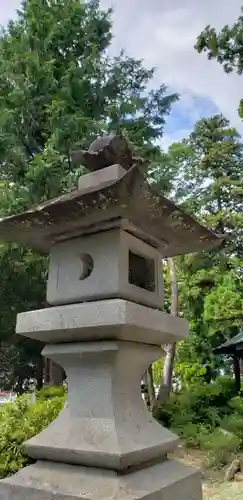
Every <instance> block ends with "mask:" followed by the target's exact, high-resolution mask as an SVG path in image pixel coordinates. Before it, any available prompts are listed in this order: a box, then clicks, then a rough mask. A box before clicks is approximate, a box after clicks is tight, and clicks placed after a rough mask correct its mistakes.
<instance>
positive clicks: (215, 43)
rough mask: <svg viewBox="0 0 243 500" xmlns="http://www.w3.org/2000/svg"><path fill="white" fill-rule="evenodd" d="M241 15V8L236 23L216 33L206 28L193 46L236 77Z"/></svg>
mask: <svg viewBox="0 0 243 500" xmlns="http://www.w3.org/2000/svg"><path fill="white" fill-rule="evenodd" d="M242 13H243V7H242V8H241V15H239V17H238V19H237V20H236V22H235V23H234V24H233V25H232V26H228V25H226V26H224V27H223V28H222V29H221V31H219V32H218V33H217V31H216V30H215V29H214V28H212V27H211V26H207V27H206V28H205V29H204V30H203V31H202V33H201V34H200V35H199V36H198V39H197V43H196V46H195V48H196V50H197V51H198V52H199V53H201V52H207V55H208V59H216V60H217V61H218V62H219V64H221V65H222V66H223V69H224V71H225V72H226V73H231V72H232V71H234V72H236V73H237V74H238V75H242V72H243V38H242V30H243V15H242ZM239 115H240V117H241V118H243V99H241V101H240V105H239Z"/></svg>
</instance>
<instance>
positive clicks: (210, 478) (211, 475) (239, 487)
mask: <svg viewBox="0 0 243 500" xmlns="http://www.w3.org/2000/svg"><path fill="white" fill-rule="evenodd" d="M175 457H176V458H177V459H179V460H182V461H183V462H185V463H187V464H189V465H192V466H194V467H197V468H200V469H201V470H202V476H203V493H204V497H203V500H231V499H232V500H242V499H243V483H236V482H232V483H226V482H225V481H224V474H225V471H220V472H215V471H205V470H204V471H203V468H202V462H203V459H204V455H203V454H202V453H201V452H199V451H195V450H185V449H184V448H183V447H182V446H181V447H179V448H178V450H177V452H176V455H175Z"/></svg>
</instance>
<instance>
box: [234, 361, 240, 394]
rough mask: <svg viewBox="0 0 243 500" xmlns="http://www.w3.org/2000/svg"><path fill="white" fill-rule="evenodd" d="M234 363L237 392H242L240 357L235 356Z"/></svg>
mask: <svg viewBox="0 0 243 500" xmlns="http://www.w3.org/2000/svg"><path fill="white" fill-rule="evenodd" d="M233 361H234V374H235V386H236V391H237V392H240V389H241V367H240V365H241V363H240V361H242V360H239V358H238V356H236V355H235V356H234V358H233Z"/></svg>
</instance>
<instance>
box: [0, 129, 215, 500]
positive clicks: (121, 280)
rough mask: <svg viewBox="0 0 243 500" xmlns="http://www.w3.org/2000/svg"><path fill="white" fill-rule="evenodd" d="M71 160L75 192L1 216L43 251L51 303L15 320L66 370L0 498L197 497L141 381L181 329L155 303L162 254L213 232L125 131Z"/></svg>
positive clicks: (5, 229)
mask: <svg viewBox="0 0 243 500" xmlns="http://www.w3.org/2000/svg"><path fill="white" fill-rule="evenodd" d="M73 159H74V161H75V162H77V161H79V162H80V163H82V164H83V165H84V166H86V167H87V168H88V169H89V170H90V173H88V174H86V175H84V176H83V177H81V178H80V180H79V186H78V189H77V190H76V191H74V192H71V193H69V194H64V195H62V196H60V197H59V198H56V199H54V200H50V201H48V202H46V203H43V204H41V205H39V206H37V207H34V208H33V209H30V210H28V211H26V212H24V213H21V214H19V215H13V216H11V217H7V218H5V219H3V220H1V221H0V238H1V239H2V240H3V239H4V240H5V241H10V242H17V243H19V244H22V245H27V246H28V247H30V248H33V249H35V250H38V251H40V252H46V253H50V262H49V277H48V283H47V301H48V303H49V304H50V306H52V307H50V308H46V309H42V310H38V311H30V312H25V313H21V314H19V315H18V317H17V327H16V331H17V334H19V335H23V336H25V337H29V338H31V339H36V340H40V341H42V342H44V343H45V344H46V347H45V348H44V350H43V355H44V356H46V357H48V358H50V359H52V360H53V361H54V362H55V363H57V364H59V365H61V366H62V367H63V368H64V370H65V372H66V374H67V378H68V395H67V404H66V405H65V408H64V409H63V411H62V412H61V413H60V414H59V416H58V417H57V418H56V420H55V421H54V422H53V423H51V424H50V425H49V427H47V429H45V430H44V431H42V432H41V433H40V434H39V435H38V436H35V437H33V438H32V439H30V440H29V441H27V442H26V443H25V445H24V447H25V450H26V452H27V454H28V455H29V456H30V457H32V458H33V459H35V460H36V462H35V463H34V464H33V465H30V466H28V467H25V468H24V469H22V470H21V471H19V472H18V473H17V474H15V475H13V476H12V477H9V478H7V479H4V480H2V481H1V482H0V500H1V499H2V500H10V499H11V500H15V499H16V500H17V499H18V500H24V499H29V500H52V499H53V500H54V499H56V500H68V499H70V500H71V499H77V498H79V499H88V500H96V499H97V500H99V499H104V500H109V499H110V500H118V499H119V500H123V499H124V500H125V499H130V500H137V499H146V500H147V499H148V500H149V499H151V500H159V499H161V500H174V499H175V500H201V482H200V477H199V473H198V472H197V471H195V470H194V469H191V468H189V467H187V466H185V465H184V464H182V463H179V462H176V461H174V460H172V459H169V458H168V457H167V455H168V454H169V453H170V452H172V451H173V450H174V449H175V447H176V445H177V442H178V439H177V437H176V436H175V435H174V434H172V433H171V432H170V431H168V430H166V429H165V428H163V427H162V426H160V425H159V424H158V423H157V422H156V421H155V420H154V419H153V418H152V416H151V414H150V412H149V411H147V409H146V408H145V405H144V402H143V400H142V397H141V393H140V384H141V379H142V376H143V373H144V371H145V370H146V368H147V367H148V366H149V365H150V364H151V363H152V362H154V361H156V360H157V359H158V358H160V357H161V348H160V346H161V345H162V344H165V343H171V342H174V341H177V340H180V339H183V338H185V337H186V335H187V331H188V325H187V322H186V321H185V320H184V319H181V318H178V317H173V316H170V315H169V314H166V313H165V312H163V280H162V272H161V260H162V258H163V257H168V256H173V255H178V254H184V253H187V252H195V251H199V250H201V249H207V248H211V247H212V246H214V245H216V244H217V242H218V238H217V237H216V236H215V235H214V234H213V233H211V232H210V231H208V230H207V229H205V228H203V227H202V226H201V225H199V224H198V223H197V222H196V221H195V220H194V219H192V218H191V217H190V216H189V215H186V214H184V213H183V212H182V211H181V210H180V209H179V208H177V207H176V206H175V205H174V204H173V203H172V202H171V201H169V200H168V199H166V198H165V197H163V196H161V195H160V194H158V193H156V192H154V191H153V190H152V189H151V187H150V186H149V185H148V183H147V182H146V179H145V176H144V170H145V169H146V165H145V163H144V162H143V161H142V160H141V159H140V158H136V157H134V155H133V153H132V151H131V148H130V147H129V145H128V143H127V141H126V140H125V139H124V138H123V137H122V136H119V135H113V136H109V137H105V138H103V139H102V140H97V141H95V142H94V143H93V144H92V145H91V147H90V149H89V150H88V151H82V152H78V153H75V154H74V157H73ZM30 286H31V284H30Z"/></svg>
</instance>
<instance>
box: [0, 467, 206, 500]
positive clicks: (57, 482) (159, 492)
mask: <svg viewBox="0 0 243 500" xmlns="http://www.w3.org/2000/svg"><path fill="white" fill-rule="evenodd" d="M74 499H85V500H99V499H102V500H118V499H119V500H139V499H144V500H145V499H146V500H202V489H201V480H200V473H199V472H198V471H195V470H194V469H192V468H190V467H187V466H186V465H184V464H182V463H180V462H176V461H173V460H166V461H165V462H162V463H159V464H156V465H152V466H149V467H147V468H145V469H141V470H138V471H135V472H131V473H128V474H117V473H115V472H112V471H108V470H104V469H103V470H100V469H94V468H86V467H80V466H72V465H65V464H57V463H53V462H37V463H36V464H35V465H31V466H29V467H26V468H24V469H22V470H21V471H20V472H18V473H17V474H15V475H14V476H12V477H10V478H7V479H4V480H2V481H0V500H74Z"/></svg>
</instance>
